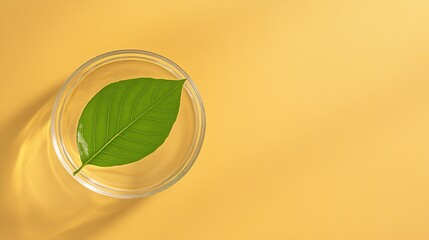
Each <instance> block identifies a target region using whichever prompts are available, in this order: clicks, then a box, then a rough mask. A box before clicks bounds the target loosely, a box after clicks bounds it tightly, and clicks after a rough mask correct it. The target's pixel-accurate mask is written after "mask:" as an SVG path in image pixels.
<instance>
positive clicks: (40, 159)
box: [0, 87, 147, 239]
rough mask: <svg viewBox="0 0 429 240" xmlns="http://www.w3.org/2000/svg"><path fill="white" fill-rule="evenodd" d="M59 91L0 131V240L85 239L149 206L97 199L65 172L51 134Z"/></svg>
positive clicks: (12, 120) (131, 201) (103, 198)
mask: <svg viewBox="0 0 429 240" xmlns="http://www.w3.org/2000/svg"><path fill="white" fill-rule="evenodd" d="M58 89H59V88H58V87H57V88H54V89H52V90H51V91H49V92H47V93H46V94H45V95H43V96H41V97H40V98H39V99H37V100H35V101H33V103H32V104H31V105H30V106H28V108H26V109H24V110H23V111H22V113H21V114H19V115H17V116H14V117H12V118H11V120H10V121H9V124H7V125H5V126H2V127H3V128H2V129H0V136H1V138H0V150H1V152H2V155H3V157H2V159H1V167H0V187H1V190H2V193H3V194H2V197H1V199H0V212H1V213H2V216H1V217H0V226H1V227H0V233H1V234H0V235H1V236H4V237H5V238H6V239H35V238H36V239H72V238H77V237H79V238H85V239H86V238H88V237H90V236H91V235H93V234H95V233H97V232H98V231H100V230H102V229H103V227H106V225H107V224H108V223H109V222H112V221H113V220H115V219H117V218H119V217H120V216H121V215H123V214H125V213H126V212H127V211H128V210H129V209H130V208H131V207H132V206H134V205H135V204H136V203H142V202H143V201H147V199H144V200H143V199H135V200H119V199H114V198H110V197H105V196H102V195H99V194H96V193H94V192H92V191H90V190H88V189H86V188H85V187H84V186H82V185H80V184H79V183H78V182H77V181H76V180H74V179H73V177H71V176H70V175H69V174H68V173H67V172H66V170H65V169H64V168H63V166H62V165H61V163H60V162H59V161H58V159H57V156H56V154H55V151H54V150H53V147H52V143H51V139H50V131H49V126H50V114H51V109H52V106H53V102H54V99H55V97H56V92H57V91H58Z"/></svg>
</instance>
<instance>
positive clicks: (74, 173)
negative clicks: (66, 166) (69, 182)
mask: <svg viewBox="0 0 429 240" xmlns="http://www.w3.org/2000/svg"><path fill="white" fill-rule="evenodd" d="M85 166H86V163H84V164H82V165H81V166H80V167H79V168H78V169H77V170H76V171H74V172H73V176H74V175H76V174H78V173H79V172H80V170H82V168H83V167H85Z"/></svg>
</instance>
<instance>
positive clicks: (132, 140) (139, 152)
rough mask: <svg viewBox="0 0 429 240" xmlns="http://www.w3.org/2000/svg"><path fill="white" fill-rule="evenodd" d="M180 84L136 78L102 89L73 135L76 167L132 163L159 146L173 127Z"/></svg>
mask: <svg viewBox="0 0 429 240" xmlns="http://www.w3.org/2000/svg"><path fill="white" fill-rule="evenodd" d="M184 82H185V80H179V81H174V80H164V79H153V78H137V79H129V80H122V81H119V82H115V83H112V84H109V85H107V86H106V87H104V88H103V89H101V91H100V92H98V93H97V94H96V95H95V96H94V97H93V98H92V99H91V100H90V101H89V102H88V104H87V105H86V107H85V108H84V110H83V112H82V115H81V116H80V119H79V123H78V129H77V146H78V149H79V154H80V159H81V161H82V165H81V166H80V167H79V168H78V169H77V170H76V171H75V172H74V173H73V175H76V174H77V173H78V172H79V171H80V170H82V168H83V167H85V166H86V165H96V166H100V167H109V166H117V165H123V164H128V163H132V162H135V161H138V160H140V159H142V158H144V157H145V156H147V155H149V154H151V153H152V152H154V151H155V150H156V149H157V148H158V147H159V146H161V145H162V144H163V143H164V141H165V139H166V138H167V136H168V135H169V133H170V131H171V128H172V126H173V124H174V122H175V121H176V118H177V113H178V111H179V106H180V96H181V93H182V86H183V84H184Z"/></svg>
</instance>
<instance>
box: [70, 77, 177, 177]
mask: <svg viewBox="0 0 429 240" xmlns="http://www.w3.org/2000/svg"><path fill="white" fill-rule="evenodd" d="M179 86H180V85H177V86H175V87H174V88H173V89H172V90H171V91H170V92H168V93H167V94H166V95H165V96H164V97H162V98H161V99H160V100H158V101H157V102H156V103H154V104H153V105H152V106H150V107H149V108H148V109H146V110H145V111H144V112H143V113H141V114H140V115H139V116H137V117H136V118H135V119H134V120H132V121H131V122H130V123H129V124H128V125H127V126H125V127H124V128H122V129H121V131H119V132H118V133H116V134H115V135H114V136H113V137H112V138H111V139H110V140H109V141H108V142H106V143H105V144H104V145H103V146H102V147H101V148H100V149H99V150H98V151H97V152H96V153H94V155H92V157H90V158H89V159H88V160H87V161H86V162H84V163H83V164H82V166H80V167H79V168H78V169H77V170H76V171H75V172H74V174H76V173H77V172H79V171H80V169H82V168H83V167H84V166H86V165H87V164H88V163H89V162H90V161H91V160H92V159H94V158H95V157H96V156H97V155H98V154H99V153H100V152H101V151H103V149H104V148H106V147H107V146H108V145H109V144H110V143H111V142H112V141H113V140H115V139H116V138H117V137H118V136H119V135H120V134H121V133H122V132H124V131H125V130H127V129H128V128H129V127H130V126H131V125H133V124H134V123H135V122H136V121H137V120H138V119H139V118H141V117H142V116H143V115H144V114H146V113H147V112H148V111H150V110H151V109H152V108H153V107H155V106H156V105H158V104H159V103H160V102H162V101H163V100H164V99H165V98H166V97H168V96H170V94H171V93H172V92H173V91H174V90H176V89H177V88H178V87H179Z"/></svg>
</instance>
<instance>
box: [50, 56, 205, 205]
mask: <svg viewBox="0 0 429 240" xmlns="http://www.w3.org/2000/svg"><path fill="white" fill-rule="evenodd" d="M126 55H139V56H142V57H145V56H146V57H151V58H154V59H156V60H159V61H161V62H163V63H166V64H169V65H170V66H172V68H174V70H176V71H178V72H180V74H182V75H183V76H184V77H185V78H186V79H187V82H188V83H189V85H188V86H189V88H190V89H187V91H188V93H189V94H190V95H191V98H192V101H193V107H194V114H196V118H197V128H198V129H197V130H196V131H197V134H196V135H197V139H196V141H194V146H192V148H193V151H192V155H191V156H190V157H189V159H188V160H187V161H186V164H185V166H184V167H182V168H181V169H180V171H179V172H177V173H176V174H174V175H172V176H170V177H169V178H167V179H166V180H165V181H162V182H161V183H160V184H158V185H155V186H153V187H151V188H150V190H149V191H143V192H138V191H137V192H120V191H115V190H114V189H109V188H108V187H105V186H100V185H99V184H97V182H96V181H94V180H92V179H91V178H89V177H88V176H85V175H83V174H77V175H75V176H73V174H72V172H73V169H72V168H71V164H72V160H71V157H70V156H68V153H67V151H66V150H65V146H64V144H63V139H62V136H61V133H60V132H61V131H60V120H61V116H62V110H63V108H64V106H65V105H66V104H65V103H64V101H65V98H67V97H68V95H67V93H68V90H69V89H70V88H73V87H74V84H76V79H75V78H76V76H78V75H79V74H80V73H81V72H82V71H84V70H85V69H87V68H88V67H90V66H91V65H92V64H94V63H96V62H99V61H101V60H103V59H105V58H110V57H114V56H118V57H119V58H120V56H126ZM162 67H164V68H166V66H164V65H162ZM167 70H169V69H167ZM169 71H170V70H169ZM189 91H192V93H190V92H189ZM192 95H193V96H192ZM195 108H197V109H195ZM205 129H206V117H205V110H204V104H203V101H202V99H201V95H200V93H199V91H198V89H197V87H196V86H195V83H194V82H193V80H192V79H191V77H190V76H189V75H188V74H187V73H186V72H185V71H184V70H183V69H182V68H181V67H179V66H178V65H177V64H176V63H174V62H173V61H171V60H170V59H168V58H166V57H164V56H161V55H159V54H156V53H153V52H149V51H145V50H138V49H124V50H115V51H111V52H107V53H104V54H101V55H99V56H97V57H94V58H92V59H90V60H88V61H87V62H85V63H84V64H82V65H81V66H80V67H79V68H77V69H76V70H75V71H74V72H73V73H72V74H71V75H70V77H69V78H68V79H67V80H66V81H65V83H64V84H63V85H62V87H61V89H60V91H59V93H58V95H57V98H56V100H55V103H54V106H53V109H52V115H51V139H52V144H53V147H54V150H55V152H56V155H57V157H58V159H59V160H60V162H61V164H62V165H63V167H64V168H65V169H66V171H67V172H68V173H69V174H70V175H71V176H73V177H74V178H75V179H76V180H77V181H78V182H79V183H81V184H82V185H83V186H85V187H87V188H88V189H90V190H92V191H94V192H97V193H99V194H102V195H106V196H110V197H115V198H139V197H146V196H149V195H152V194H155V193H158V192H160V191H163V190H165V189H167V188H168V187H170V186H172V185H173V184H175V183H176V182H177V181H179V180H180V179H181V178H182V177H183V176H184V175H185V174H186V173H187V172H188V171H189V169H190V168H191V167H192V165H193V164H194V163H195V161H196V159H197V157H198V155H199V152H200V151H201V147H202V144H203V141H204V136H205Z"/></svg>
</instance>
